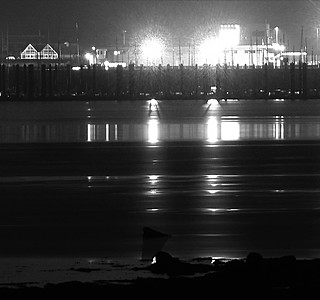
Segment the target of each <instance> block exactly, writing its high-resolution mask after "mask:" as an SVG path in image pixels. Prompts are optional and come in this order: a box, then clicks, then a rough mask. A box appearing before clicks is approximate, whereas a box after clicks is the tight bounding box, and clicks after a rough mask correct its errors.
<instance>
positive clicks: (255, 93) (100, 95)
mask: <svg viewBox="0 0 320 300" xmlns="http://www.w3.org/2000/svg"><path fill="white" fill-rule="evenodd" d="M0 94H1V97H0V99H1V100H63V99H67V100H70V99H74V100H77V99H78V100H81V99H85V100H88V99H96V100H100V99H101V100H122V99H124V100H130V99H132V100H139V99H150V98H156V99H166V100H170V99H204V100H206V99H210V98H216V99H219V100H220V99H234V98H238V99H277V98H281V99H282V98H284V99H288V98H289V99H307V98H308V99H309V98H319V97H320V68H319V67H318V66H310V65H307V63H298V64H297V63H291V64H283V66H281V67H274V66H268V65H267V64H265V65H264V66H262V67H261V66H260V67H256V66H254V65H252V66H246V65H245V66H244V67H239V65H237V66H220V65H216V66H212V65H202V66H198V65H194V66H184V65H182V64H181V65H179V66H171V65H167V66H162V65H158V66H145V65H140V66H135V65H133V64H131V65H129V66H128V67H123V66H121V65H118V66H117V67H116V68H109V69H105V68H104V67H103V66H100V65H92V66H80V67H77V68H74V67H71V66H70V65H59V64H54V65H52V64H49V65H46V64H40V63H39V64H29V65H26V64H25V65H19V64H2V65H0Z"/></svg>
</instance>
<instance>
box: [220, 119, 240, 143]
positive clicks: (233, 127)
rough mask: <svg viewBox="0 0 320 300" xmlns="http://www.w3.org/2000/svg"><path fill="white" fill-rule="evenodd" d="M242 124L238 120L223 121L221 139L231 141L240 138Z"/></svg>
mask: <svg viewBox="0 0 320 300" xmlns="http://www.w3.org/2000/svg"><path fill="white" fill-rule="evenodd" d="M239 138H240V124H239V122H236V121H227V122H221V140H223V141H231V140H233V141H234V140H239Z"/></svg>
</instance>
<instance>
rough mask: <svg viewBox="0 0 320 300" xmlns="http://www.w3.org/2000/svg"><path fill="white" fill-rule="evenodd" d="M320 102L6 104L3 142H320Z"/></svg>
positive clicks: (1, 114)
mask: <svg viewBox="0 0 320 300" xmlns="http://www.w3.org/2000/svg"><path fill="white" fill-rule="evenodd" d="M318 102H320V101H317V100H308V101H281V100H276V101H271V100H269V101H265V100H256V101H236V100H229V101H221V102H220V103H218V102H217V101H215V100H214V101H209V102H203V101H162V102H158V103H156V104H154V105H150V103H149V102H147V101H146V102H144V101H131V102H126V101H123V102H117V101H114V102H112V101H108V102H80V103H79V102H53V103H49V102H45V103H44V102H32V103H28V102H27V103H23V102H20V103H0V143H38V142H39V143H43V142H45V143H47V142H48V143H50V142H58V143H69V142H112V141H128V142H149V143H157V142H161V141H202V142H205V143H215V142H216V141H237V140H297V139H312V140H318V139H319V138H320V115H319V110H320V104H319V103H318Z"/></svg>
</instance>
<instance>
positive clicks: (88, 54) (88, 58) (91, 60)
mask: <svg viewBox="0 0 320 300" xmlns="http://www.w3.org/2000/svg"><path fill="white" fill-rule="evenodd" d="M85 58H86V59H87V60H88V61H89V64H90V65H92V64H93V55H92V54H91V53H86V55H85Z"/></svg>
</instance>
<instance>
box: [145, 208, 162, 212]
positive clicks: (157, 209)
mask: <svg viewBox="0 0 320 300" xmlns="http://www.w3.org/2000/svg"><path fill="white" fill-rule="evenodd" d="M146 211H147V212H158V211H159V208H147V209H146Z"/></svg>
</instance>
